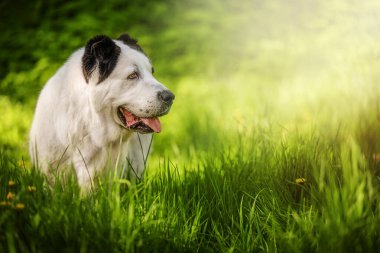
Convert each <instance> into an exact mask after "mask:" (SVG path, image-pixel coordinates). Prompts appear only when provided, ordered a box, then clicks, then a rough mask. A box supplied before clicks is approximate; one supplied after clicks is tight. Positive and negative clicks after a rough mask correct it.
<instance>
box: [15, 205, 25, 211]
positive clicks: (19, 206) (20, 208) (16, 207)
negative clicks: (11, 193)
mask: <svg viewBox="0 0 380 253" xmlns="http://www.w3.org/2000/svg"><path fill="white" fill-rule="evenodd" d="M15 209H16V210H23V209H25V205H24V204H23V203H17V204H16V205H15Z"/></svg>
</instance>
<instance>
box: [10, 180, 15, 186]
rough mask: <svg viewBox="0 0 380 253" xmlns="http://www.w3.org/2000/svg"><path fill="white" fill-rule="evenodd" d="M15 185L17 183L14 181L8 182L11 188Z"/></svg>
mask: <svg viewBox="0 0 380 253" xmlns="http://www.w3.org/2000/svg"><path fill="white" fill-rule="evenodd" d="M15 184H16V182H15V181H13V180H9V181H8V186H9V187H12V186H14V185H15Z"/></svg>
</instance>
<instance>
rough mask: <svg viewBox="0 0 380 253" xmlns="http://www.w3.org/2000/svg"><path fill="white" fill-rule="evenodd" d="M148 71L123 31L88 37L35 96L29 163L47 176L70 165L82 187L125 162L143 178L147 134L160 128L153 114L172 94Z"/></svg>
mask: <svg viewBox="0 0 380 253" xmlns="http://www.w3.org/2000/svg"><path fill="white" fill-rule="evenodd" d="M153 72H154V69H153V67H152V64H151V62H150V60H149V58H148V57H147V55H146V54H145V52H144V51H143V49H142V48H141V47H140V46H139V44H138V43H137V40H135V39H133V38H131V37H130V36H129V35H128V34H123V35H121V36H120V37H119V38H118V39H116V40H113V39H111V38H110V37H108V36H105V35H97V36H95V37H93V38H92V39H90V40H89V41H88V42H87V44H86V45H85V46H84V47H82V48H80V49H79V50H77V51H76V52H74V53H73V54H72V55H71V56H70V57H69V59H68V60H67V62H66V63H65V64H64V65H63V66H62V67H61V68H60V69H59V70H58V71H57V72H56V73H55V74H54V75H53V77H51V78H50V79H49V80H48V82H47V83H46V84H45V86H44V87H43V89H42V91H41V93H40V95H39V98H38V100H37V105H36V109H35V114H34V118H33V122H32V126H31V130H30V142H29V152H30V156H31V160H32V163H33V164H34V166H36V167H38V168H41V170H42V171H43V172H44V173H46V174H47V175H50V174H51V173H52V172H54V171H58V170H59V169H60V168H62V167H70V166H72V167H73V168H74V169H75V173H76V177H77V180H78V184H79V185H80V186H81V187H82V188H84V189H89V187H92V185H93V178H94V176H95V175H96V174H98V173H99V172H102V171H103V172H104V171H105V170H108V169H109V168H110V167H111V168H115V167H118V168H120V167H122V168H127V167H129V168H131V169H133V172H134V174H135V177H138V178H141V176H142V174H143V171H144V169H145V167H146V159H147V156H148V153H149V149H150V145H151V140H152V134H153V133H159V132H160V131H161V124H160V121H159V119H158V117H160V116H163V115H165V114H167V113H168V112H169V110H170V108H171V106H172V104H173V100H174V98H175V96H174V94H173V93H172V92H171V91H170V90H169V89H167V88H166V87H165V86H164V85H163V84H161V83H160V82H159V81H157V80H156V79H155V78H154V76H153ZM125 166H127V167H125ZM131 174H132V173H131Z"/></svg>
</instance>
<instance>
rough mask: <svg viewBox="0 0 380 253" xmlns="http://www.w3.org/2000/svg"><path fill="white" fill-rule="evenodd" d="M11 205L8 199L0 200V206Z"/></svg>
mask: <svg viewBox="0 0 380 253" xmlns="http://www.w3.org/2000/svg"><path fill="white" fill-rule="evenodd" d="M11 205H12V203H11V202H9V201H1V202H0V206H11Z"/></svg>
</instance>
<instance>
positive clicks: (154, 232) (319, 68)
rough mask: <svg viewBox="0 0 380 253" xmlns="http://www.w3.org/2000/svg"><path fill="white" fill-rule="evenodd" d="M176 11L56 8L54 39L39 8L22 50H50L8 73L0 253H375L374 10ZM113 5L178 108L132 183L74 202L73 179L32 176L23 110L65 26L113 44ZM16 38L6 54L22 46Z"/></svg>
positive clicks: (378, 132)
mask: <svg viewBox="0 0 380 253" xmlns="http://www.w3.org/2000/svg"><path fill="white" fill-rule="evenodd" d="M177 2H178V1H177ZM177 2H176V3H175V4H174V1H168V2H160V3H158V2H157V3H155V4H153V1H149V3H150V4H151V5H149V4H147V5H149V6H150V7H149V6H146V7H147V8H146V9H145V8H144V10H141V8H137V7H138V6H139V2H138V1H132V2H131V5H132V7H133V8H132V7H131V8H129V7H128V6H127V7H125V6H124V4H125V3H124V2H122V1H115V2H113V4H111V5H110V9H101V11H100V12H99V13H93V12H94V11H92V9H91V8H98V7H95V5H94V6H93V5H91V6H87V7H88V8H89V9H87V8H82V7H83V6H86V3H87V2H83V3H82V2H80V3H79V2H78V3H76V4H72V5H67V6H66V5H64V4H62V5H59V6H58V7H60V8H61V9H62V11H63V12H62V13H66V15H67V16H69V17H70V20H65V17H64V16H62V20H63V21H65V22H63V21H62V22H61V23H62V24H63V23H64V24H65V25H64V27H66V26H67V28H66V29H67V30H69V31H68V32H67V33H65V36H66V37H65V36H63V38H61V36H57V33H58V32H57V29H55V27H56V26H52V25H50V23H49V22H45V20H50V18H49V15H55V11H53V10H50V11H48V12H47V14H46V15H47V16H45V17H41V20H43V21H42V24H39V26H38V27H40V28H41V29H39V32H38V33H37V34H40V33H44V32H46V34H45V35H44V36H42V37H41V38H40V40H36V41H37V42H40V43H42V42H43V43H42V45H51V47H49V50H48V51H45V47H44V46H42V47H40V48H39V49H38V50H37V49H36V51H33V52H34V54H33V55H29V56H33V57H31V58H30V59H28V61H26V63H28V64H27V65H26V66H34V67H32V68H31V70H25V69H24V66H19V67H17V64H16V63H14V62H11V63H10V64H9V66H8V65H7V68H5V69H9V70H12V71H11V72H9V73H3V74H2V76H4V79H3V80H2V81H1V83H0V86H1V87H0V90H1V91H2V94H1V96H0V106H1V108H2V112H3V114H2V115H3V116H2V119H1V121H0V133H1V134H0V144H1V145H0V252H379V249H380V234H379V233H380V232H379V231H380V202H379V200H380V199H379V196H380V187H379V179H380V144H379V143H380V142H379V140H380V104H379V97H380V88H379V85H378V80H379V78H380V75H379V73H380V72H379V69H378V55H379V52H380V47H379V44H378V42H377V41H378V37H379V34H380V33H378V27H379V24H380V19H379V17H380V15H378V14H379V13H378V10H380V9H379V4H378V2H376V1H372V0H370V1H365V2H363V1H361V2H359V1H351V2H350V3H344V2H342V1H330V2H328V3H324V2H322V1H290V2H289V1H286V2H282V1H267V2H263V1H239V2H236V1H224V5H221V4H220V3H219V2H218V1H206V2H205V1H200V0H199V1H198V0H192V1H190V2H188V3H187V2H186V3H182V2H181V3H180V2H178V3H177ZM41 3H42V2H41ZM49 6H50V4H48V3H45V4H42V5H36V6H35V8H36V9H37V10H39V11H40V12H43V10H44V8H48V7H49ZM78 6H79V7H80V8H79V7H78ZM148 7H149V8H148ZM76 8H78V10H79V11H78V10H76ZM123 8H124V9H126V10H128V12H127V13H128V15H129V16H128V17H129V18H131V19H133V18H135V19H134V20H133V22H132V23H131V24H132V25H133V27H134V28H131V29H132V31H133V32H134V34H137V35H141V37H139V36H138V37H139V39H140V43H141V45H142V46H143V47H144V48H147V49H148V50H147V51H148V53H151V54H150V55H152V61H153V63H154V64H155V68H156V69H157V75H158V76H157V78H158V79H159V80H161V81H163V82H164V83H165V85H167V86H168V87H169V88H170V89H172V90H173V91H174V93H175V94H176V100H175V102H174V105H173V108H172V110H171V112H170V114H169V115H167V116H165V117H163V118H162V125H163V131H162V133H161V134H159V135H156V136H155V138H154V144H153V149H152V154H151V156H150V159H149V163H148V168H147V170H146V173H145V175H144V177H143V179H142V180H141V181H140V182H137V183H132V182H131V181H130V180H128V179H126V178H120V175H118V174H117V173H115V172H114V171H112V170H110V171H109V173H108V174H107V175H105V176H102V177H99V178H96V180H97V182H98V183H97V187H95V188H94V190H93V191H92V192H91V193H89V194H88V195H81V193H80V189H79V187H78V185H77V183H76V179H75V175H70V174H69V175H68V176H67V177H65V178H63V177H62V178H60V177H59V178H58V180H57V181H56V184H54V185H50V184H49V183H48V180H47V179H46V178H45V176H44V175H42V174H41V173H40V172H39V170H38V169H36V168H33V167H32V165H31V164H30V162H29V159H28V154H27V148H26V146H27V145H26V143H27V139H28V137H27V132H28V128H29V125H30V121H31V118H32V111H33V105H34V103H35V99H36V96H37V93H38V92H37V90H38V89H39V87H40V86H41V85H43V83H44V81H45V80H46V79H47V78H48V77H49V76H50V75H51V74H52V73H54V71H55V69H56V68H57V67H58V66H59V65H60V64H61V62H60V60H62V59H63V58H65V57H66V56H68V54H69V52H71V50H72V49H73V48H75V47H77V46H78V45H82V44H80V43H82V42H78V41H77V40H80V37H78V36H77V35H78V33H80V34H81V33H82V31H80V30H78V29H80V26H79V25H78V24H82V23H86V28H88V30H86V32H88V33H90V34H91V36H92V35H93V34H96V33H104V31H98V30H97V29H98V27H99V26H103V23H104V22H105V24H104V26H105V27H107V29H108V30H109V31H110V33H115V34H116V33H120V31H119V29H120V23H122V22H124V17H123V16H122V15H120V14H119V15H117V14H116V11H115V10H116V9H117V10H119V9H123ZM85 9H86V10H85ZM136 9H138V10H139V11H136ZM140 12H141V13H142V14H141V15H142V16H144V15H145V14H146V15H145V16H149V17H150V18H151V19H149V20H147V24H145V25H144V22H142V21H141V20H144V19H141V17H140V16H139V13H140ZM110 13H112V15H110ZM120 13H122V12H120ZM168 13H170V15H167V14H168ZM132 14H133V15H132ZM93 15H94V16H93ZM96 15H98V16H96ZM123 15H124V13H123ZM169 16H170V17H169ZM71 17H72V18H71ZM103 17H109V18H110V19H112V22H111V21H107V19H105V18H103ZM164 18H165V19H164ZM166 18H167V19H166ZM33 20H34V19H33ZM36 20H40V17H39V16H38V17H37V18H36ZM83 20H85V21H86V22H83ZM99 20H100V21H101V22H100V21H99ZM157 20H159V22H158V21H157ZM87 21H88V22H87ZM148 21H149V22H148ZM35 22H36V21H35ZM61 23H60V24H59V26H57V27H61V26H62V24H61ZM153 24H154V25H153ZM11 25H13V24H11ZM132 25H130V26H132ZM12 27H13V26H12ZM16 28H17V27H15V28H14V29H16ZM143 28H146V29H147V30H144V29H143ZM19 30H22V29H21V28H20V29H19ZM147 31H148V32H147ZM150 32H152V35H150V34H151V33H150ZM59 33H61V31H60V30H59ZM5 34H8V35H7V36H8V37H10V35H11V34H12V35H13V34H14V30H12V31H7V33H5ZM28 34H34V33H33V32H32V31H30V33H28ZM48 34H49V36H47V35H48ZM132 34H133V33H132ZM146 34H149V35H146ZM86 36H87V34H86ZM89 36H90V35H89ZM8 37H4V40H2V41H3V42H2V44H4V45H5V44H6V43H5V42H7V41H8V40H7V38H8ZM30 37H32V36H26V37H25V36H23V39H22V40H21V39H20V40H18V41H17V43H16V44H15V46H17V47H18V48H21V46H19V44H20V45H24V44H25V45H26V46H27V47H26V48H33V47H36V46H35V45H36V44H38V43H37V42H35V41H29V38H30ZM36 37H37V36H36ZM83 37H84V35H83ZM26 38H28V41H27V42H25V41H24V40H26ZM52 38H55V40H57V42H56V43H52V41H51V39H52ZM60 38H61V39H60ZM73 38H75V39H73ZM29 42H30V43H29ZM32 42H33V43H32ZM12 46H13V45H12ZM65 46H67V48H66V47H65ZM57 48H58V49H59V50H57ZM62 48H64V52H66V51H67V54H66V53H65V57H63V53H62V55H61V54H58V53H57V52H61V51H60V50H61V49H62ZM149 51H151V52H149ZM12 52H13V51H12V50H8V51H7V54H6V55H12V54H13V53H12ZM17 52H18V51H17ZM18 53H19V54H17V55H15V57H16V56H17V57H16V58H15V59H22V57H23V53H22V51H20V52H18ZM45 55H46V56H45ZM57 55H59V56H57ZM45 57H46V58H45ZM0 58H1V57H0ZM5 58H6V59H5ZM5 58H4V57H3V58H2V59H1V60H2V62H8V61H10V58H11V57H5ZM37 58H38V59H39V60H37ZM57 58H59V59H60V60H57ZM61 58H62V59H61ZM168 59H169V60H168ZM17 71H18V72H17ZM31 93H33V96H32V95H31ZM111 167H112V165H111Z"/></svg>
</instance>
